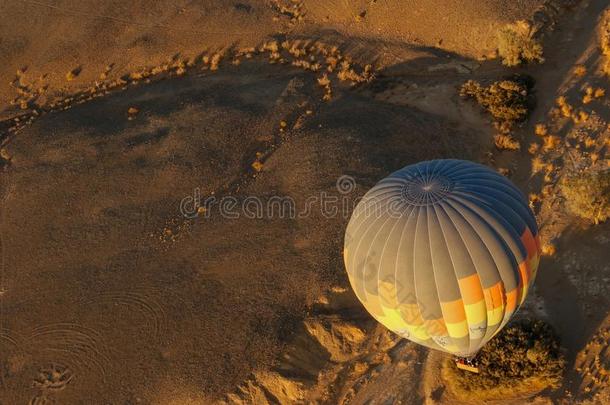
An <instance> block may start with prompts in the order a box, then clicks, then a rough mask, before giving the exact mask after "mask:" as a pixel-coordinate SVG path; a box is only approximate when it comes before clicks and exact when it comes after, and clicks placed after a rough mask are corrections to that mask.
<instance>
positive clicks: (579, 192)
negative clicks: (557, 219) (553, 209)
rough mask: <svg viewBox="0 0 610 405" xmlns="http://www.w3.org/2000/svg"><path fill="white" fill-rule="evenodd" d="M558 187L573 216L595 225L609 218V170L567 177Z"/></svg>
mask: <svg viewBox="0 0 610 405" xmlns="http://www.w3.org/2000/svg"><path fill="white" fill-rule="evenodd" d="M559 186H560V189H561V192H562V194H563V196H564V197H565V203H566V207H567V208H568V209H569V210H570V211H571V212H572V213H573V214H575V215H577V216H579V217H581V218H584V219H587V220H589V221H592V222H593V223H595V224H598V223H600V222H603V221H605V220H606V219H608V217H610V170H605V171H598V172H589V173H579V174H572V175H568V176H565V177H563V178H562V180H561V182H560V183H559Z"/></svg>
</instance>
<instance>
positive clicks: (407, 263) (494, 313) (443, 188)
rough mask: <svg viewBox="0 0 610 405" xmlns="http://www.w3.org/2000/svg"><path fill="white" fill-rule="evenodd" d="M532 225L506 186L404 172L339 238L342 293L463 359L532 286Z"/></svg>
mask: <svg viewBox="0 0 610 405" xmlns="http://www.w3.org/2000/svg"><path fill="white" fill-rule="evenodd" d="M539 255H540V242H539V238H538V229H537V226H536V220H535V218H534V215H533V214H532V212H531V210H530V209H529V206H528V203H527V200H526V199H525V197H524V196H523V194H522V193H521V192H520V191H519V190H518V189H517V188H516V187H515V186H514V185H513V183H512V182H510V181H509V180H508V179H507V178H506V177H504V176H502V175H500V174H498V173H497V172H495V171H493V170H491V169H489V168H487V167H485V166H482V165H480V164H476V163H472V162H467V161H463V160H453V159H450V160H432V161H426V162H421V163H417V164H414V165H411V166H407V167H405V168H403V169H401V170H398V171H396V172H394V173H392V174H391V175H390V176H388V177H387V178H385V179H383V180H381V181H380V182H379V183H377V184H376V185H375V186H374V187H373V188H372V189H371V190H369V192H368V193H366V195H365V196H364V197H363V199H362V200H361V201H360V202H359V204H358V205H357V206H356V209H355V210H354V212H353V214H352V217H351V219H350V221H349V224H348V226H347V230H346V233H345V245H344V260H345V266H346V269H347V273H348V275H349V280H350V283H351V285H352V287H353V289H354V291H355V293H356V295H357V296H358V298H359V300H360V301H361V302H362V303H363V304H364V306H365V308H366V309H367V310H368V311H369V312H370V313H371V315H372V316H373V317H374V318H375V319H377V320H378V321H379V322H380V323H382V324H383V325H385V326H386V327H387V328H388V329H390V330H392V331H394V332H395V333H397V334H399V335H401V336H403V337H405V338H407V339H409V340H412V341H414V342H416V343H419V344H421V345H424V346H427V347H430V348H433V349H438V350H442V351H445V352H449V353H452V354H455V355H459V356H471V355H474V354H476V352H477V351H478V350H479V349H480V348H481V347H482V346H483V345H484V344H485V343H486V342H487V341H489V340H490V339H491V338H492V337H493V336H494V335H495V334H496V333H497V332H499V331H500V329H501V328H502V327H503V326H504V325H505V324H506V323H507V322H508V320H509V319H510V318H511V316H512V315H513V314H514V313H515V311H517V309H518V308H519V306H520V305H521V304H522V303H523V301H524V299H525V297H526V295H527V292H528V290H529V288H530V287H531V284H532V282H533V280H534V278H535V275H536V270H537V267H538V261H539Z"/></svg>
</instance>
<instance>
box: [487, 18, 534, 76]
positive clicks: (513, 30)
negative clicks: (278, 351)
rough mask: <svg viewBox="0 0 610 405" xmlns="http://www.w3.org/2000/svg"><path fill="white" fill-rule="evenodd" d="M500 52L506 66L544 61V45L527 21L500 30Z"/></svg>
mask: <svg viewBox="0 0 610 405" xmlns="http://www.w3.org/2000/svg"><path fill="white" fill-rule="evenodd" d="M498 54H499V55H500V56H501V57H502V64H504V65H506V66H517V65H520V64H521V63H524V62H539V63H542V62H544V58H543V57H542V45H541V44H540V42H539V41H538V40H536V39H535V38H534V31H533V30H532V26H531V24H530V23H528V22H527V21H518V22H516V23H515V24H509V25H507V26H505V27H504V28H502V29H501V30H500V31H499V32H498Z"/></svg>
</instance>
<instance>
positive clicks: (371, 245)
mask: <svg viewBox="0 0 610 405" xmlns="http://www.w3.org/2000/svg"><path fill="white" fill-rule="evenodd" d="M391 218H392V217H391V216H390V215H388V216H387V218H385V220H384V221H383V224H381V226H379V228H378V229H377V232H376V233H375V235H374V236H373V238H372V239H371V243H370V245H369V248H368V250H367V251H366V255H365V259H366V258H368V257H369V253H370V252H371V248H372V247H373V246H374V242H375V239H377V236H378V235H379V233H380V232H381V230H382V229H383V228H384V227H385V225H386V224H387V223H388V221H389V220H390V219H391ZM373 224H375V222H373ZM370 229H371V228H370V227H369V228H368V229H367V232H368V231H369V230H370ZM380 264H381V255H379V256H378V260H377V268H376V269H374V270H375V271H376V273H377V274H376V278H377V293H378V294H377V298H376V299H377V300H378V302H379V306H380V307H381V311H382V312H383V305H381V298H380V297H379V266H380ZM364 268H365V269H364V270H363V272H362V275H363V277H362V279H363V280H364V279H365V278H364V275H365V273H366V266H364ZM364 284H365V285H366V283H364ZM363 291H364V295H365V297H366V298H367V301H368V300H369V299H370V298H369V296H370V294H368V293H367V291H366V286H365V288H363ZM384 314H385V313H384Z"/></svg>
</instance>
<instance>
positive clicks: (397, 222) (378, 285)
mask: <svg viewBox="0 0 610 405" xmlns="http://www.w3.org/2000/svg"><path fill="white" fill-rule="evenodd" d="M404 214H405V213H404V212H403V213H401V214H400V217H399V218H398V220H397V221H396V222H395V223H394V225H392V229H390V232H388V233H387V234H386V235H387V236H386V239H385V241H384V242H383V248H382V249H381V252H380V253H379V266H378V268H379V270H378V271H377V292H379V291H380V287H381V283H380V274H381V260H382V259H383V255H384V252H385V249H386V247H387V246H388V241H389V240H390V237H391V236H392V234H393V233H394V229H396V226H398V224H399V223H400V221H401V220H402V218H403V215H404ZM390 219H392V217H391V216H388V218H387V219H386V221H385V222H384V223H383V225H382V226H381V228H379V232H381V230H382V229H383V228H384V227H385V226H386V224H387V222H388V221H389V220H390ZM379 232H378V233H377V235H378V234H379ZM377 235H375V238H374V239H373V242H374V241H375V239H376V238H377ZM371 245H372V243H371ZM378 296H379V302H380V303H381V309H382V310H383V299H382V296H381V294H378ZM394 296H396V294H394ZM394 298H395V299H394V301H396V302H395V303H396V304H398V300H397V299H396V297H394ZM401 319H402V316H401Z"/></svg>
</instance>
